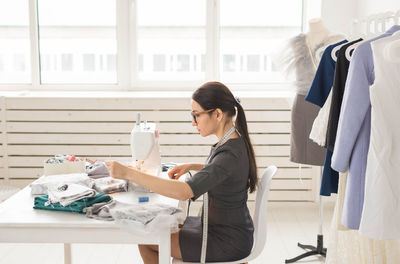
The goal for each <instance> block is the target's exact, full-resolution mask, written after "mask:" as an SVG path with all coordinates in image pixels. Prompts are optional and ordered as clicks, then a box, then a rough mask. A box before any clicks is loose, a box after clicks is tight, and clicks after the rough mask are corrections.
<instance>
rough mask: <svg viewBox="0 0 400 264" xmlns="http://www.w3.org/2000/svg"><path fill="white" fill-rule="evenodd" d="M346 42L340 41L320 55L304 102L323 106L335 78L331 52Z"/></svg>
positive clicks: (334, 64)
mask: <svg viewBox="0 0 400 264" xmlns="http://www.w3.org/2000/svg"><path fill="white" fill-rule="evenodd" d="M346 42H347V40H342V41H340V42H338V43H334V44H332V45H329V46H328V47H326V49H325V51H324V53H323V54H322V57H321V61H320V62H319V65H318V69H317V72H316V73H315V76H314V80H313V81H312V84H311V87H310V89H309V90H308V94H307V96H306V101H308V102H310V103H312V104H315V105H318V106H319V107H322V106H324V103H325V101H326V99H327V98H328V95H329V92H330V91H331V88H332V85H333V78H334V76H335V66H336V62H335V61H334V60H333V59H332V55H331V53H332V50H333V48H335V47H336V46H339V45H341V44H344V43H346Z"/></svg>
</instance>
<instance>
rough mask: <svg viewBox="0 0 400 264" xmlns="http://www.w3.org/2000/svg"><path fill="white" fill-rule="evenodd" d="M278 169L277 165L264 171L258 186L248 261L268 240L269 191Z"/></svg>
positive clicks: (255, 255)
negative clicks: (252, 240)
mask: <svg viewBox="0 0 400 264" xmlns="http://www.w3.org/2000/svg"><path fill="white" fill-rule="evenodd" d="M277 170H278V169H277V168H276V166H269V167H268V168H266V169H265V171H264V172H263V175H262V176H261V180H260V183H259V185H258V188H257V196H256V207H255V211H254V217H253V222H254V238H255V239H254V246H253V250H252V251H251V253H250V255H249V256H248V257H247V258H246V261H250V260H252V259H255V258H256V257H258V256H259V255H260V253H261V251H262V250H263V249H264V246H265V241H266V240H267V203H268V193H269V187H270V183H271V180H272V177H273V176H274V175H275V173H276V171H277Z"/></svg>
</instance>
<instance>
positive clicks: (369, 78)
mask: <svg viewBox="0 0 400 264" xmlns="http://www.w3.org/2000/svg"><path fill="white" fill-rule="evenodd" d="M398 30H400V26H398V25H396V26H393V27H391V28H390V29H389V30H388V31H387V32H386V33H385V34H383V35H380V36H378V37H376V38H373V39H370V40H367V41H364V42H363V43H361V44H360V45H359V46H358V47H357V48H356V50H355V51H354V53H353V56H352V58H351V61H350V67H349V73H348V76H347V80H346V87H345V91H344V95H343V102H342V106H341V109H340V117H339V124H338V131H337V135H336V140H335V149H334V151H333V156H332V168H333V169H335V170H337V171H339V172H346V170H347V169H349V175H348V178H347V185H346V193H345V200H344V205H343V215H342V224H343V225H344V226H346V227H347V228H351V229H358V228H359V225H360V220H361V215H362V209H363V204H364V187H365V170H366V167H367V155H368V148H369V141H370V130H371V101H370V97H369V87H370V85H372V84H373V83H374V81H375V72H374V62H373V57H372V49H371V42H373V41H374V40H377V39H380V38H384V37H388V36H390V35H392V34H393V33H394V32H396V31H398Z"/></svg>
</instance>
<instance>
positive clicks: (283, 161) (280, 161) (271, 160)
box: [161, 157, 298, 168]
mask: <svg viewBox="0 0 400 264" xmlns="http://www.w3.org/2000/svg"><path fill="white" fill-rule="evenodd" d="M205 159H206V157H204V159H203V160H201V158H198V157H163V158H162V159H161V160H162V161H163V162H171V161H172V162H178V163H189V162H190V163H191V162H193V163H202V161H203V162H204V161H205ZM256 162H257V166H259V167H261V166H262V167H264V166H265V167H267V166H270V165H275V166H277V167H285V168H287V167H292V168H297V167H298V164H296V163H293V162H290V161H289V158H288V157H256Z"/></svg>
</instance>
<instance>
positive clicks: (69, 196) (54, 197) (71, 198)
mask: <svg viewBox="0 0 400 264" xmlns="http://www.w3.org/2000/svg"><path fill="white" fill-rule="evenodd" d="M47 193H48V197H49V203H52V204H54V203H60V204H61V205H62V206H68V205H70V204H71V203H73V202H76V201H79V200H81V199H83V198H90V197H94V196H95V195H96V191H95V190H93V189H90V188H88V187H85V186H82V185H79V184H75V183H71V184H61V185H58V186H57V187H56V188H50V189H48V190H47Z"/></svg>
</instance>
